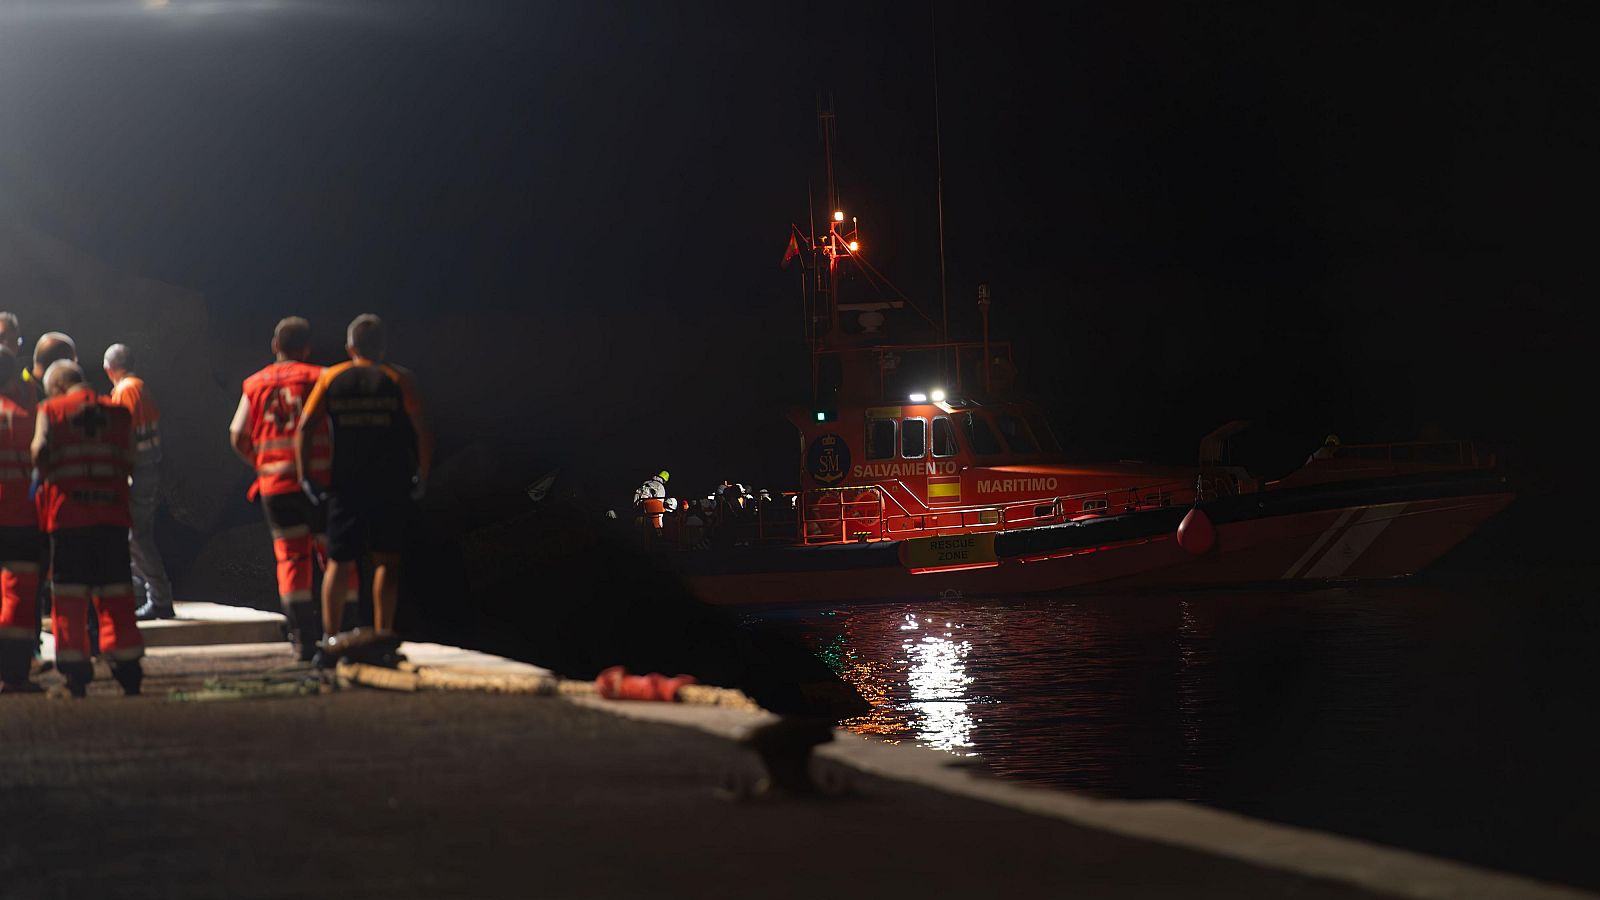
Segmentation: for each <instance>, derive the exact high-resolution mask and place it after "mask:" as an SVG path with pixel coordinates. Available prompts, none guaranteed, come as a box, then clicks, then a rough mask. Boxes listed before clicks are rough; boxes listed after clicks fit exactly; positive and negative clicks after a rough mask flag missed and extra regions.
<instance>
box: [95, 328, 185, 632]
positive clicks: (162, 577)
mask: <svg viewBox="0 0 1600 900" xmlns="http://www.w3.org/2000/svg"><path fill="white" fill-rule="evenodd" d="M104 366H105V371H106V377H107V378H109V379H110V380H111V402H112V403H115V404H117V405H118V406H121V407H123V408H124V409H126V410H127V411H128V414H129V415H131V416H132V417H133V484H132V485H130V486H129V488H128V491H129V496H130V498H131V503H132V507H131V510H130V515H131V516H132V517H133V528H132V529H131V530H130V531H129V532H128V549H129V550H130V552H131V555H132V557H133V592H134V594H135V596H137V597H138V599H139V609H138V615H139V618H141V619H170V618H173V617H174V616H175V615H176V614H177V613H176V612H175V611H174V609H173V607H172V581H171V580H170V579H168V578H167V565H166V563H164V562H162V561H161V550H160V549H159V548H157V547H156V506H157V505H159V504H160V502H161V408H160V407H159V406H157V405H156V401H155V399H154V398H153V397H151V396H150V392H149V390H148V389H147V388H146V387H145V384H144V379H143V378H140V377H139V376H138V375H136V374H134V372H133V351H131V350H129V349H128V345H126V344H112V345H111V346H110V347H107V348H106V355H105V361H104Z"/></svg>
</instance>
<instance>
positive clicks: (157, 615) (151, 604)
mask: <svg viewBox="0 0 1600 900" xmlns="http://www.w3.org/2000/svg"><path fill="white" fill-rule="evenodd" d="M133 615H134V617H135V618H137V619H138V620H139V621H141V622H148V621H150V620H151V619H176V618H177V617H178V612H177V610H175V609H173V608H172V607H170V606H156V602H155V601H154V600H146V601H145V602H143V603H141V604H139V608H138V609H136V610H134V611H133Z"/></svg>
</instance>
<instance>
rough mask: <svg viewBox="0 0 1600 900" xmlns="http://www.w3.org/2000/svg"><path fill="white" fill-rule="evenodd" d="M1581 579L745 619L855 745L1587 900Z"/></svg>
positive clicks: (1590, 872) (1590, 585)
mask: <svg viewBox="0 0 1600 900" xmlns="http://www.w3.org/2000/svg"><path fill="white" fill-rule="evenodd" d="M1597 575H1600V573H1596V572H1592V571H1576V572H1574V571H1568V572H1565V573H1561V574H1550V573H1544V574H1529V575H1523V576H1519V577H1516V578H1509V577H1505V578H1494V579H1487V580H1486V579H1482V578H1477V577H1461V576H1457V577H1454V578H1435V579H1431V580H1423V581H1408V582H1403V583H1389V584H1382V585H1362V586H1352V587H1336V588H1326V589H1318V590H1308V591H1303V592H1281V591H1270V592H1269V591H1232V592H1205V593H1177V594H1173V593H1168V594H1159V595H1143V596H1141V595H1119V596H1106V597H1072V598H1054V599H1030V600H1025V601H1000V600H995V601H983V600H971V599H969V600H965V601H949V602H922V603H915V604H907V603H900V604H888V605H877V606H866V607H844V608H839V609H814V610H806V611H796V612H786V613H781V614H775V615H774V614H764V615H765V616H766V617H768V618H776V619H779V620H781V621H784V622H787V623H789V624H790V625H792V627H794V628H795V629H796V630H797V631H799V632H800V633H801V634H802V635H803V636H804V637H805V639H806V640H807V641H808V642H809V643H810V644H811V645H812V646H813V647H814V648H815V649H816V651H817V652H818V653H819V654H820V655H821V656H823V658H824V659H825V660H827V661H828V662H829V663H830V665H832V666H834V667H835V669H836V670H837V671H838V672H839V673H840V674H841V675H842V676H843V677H844V678H845V679H846V680H848V681H850V682H851V683H853V684H854V685H856V687H857V688H858V689H859V690H860V691H861V693H862V694H863V695H864V696H866V697H867V699H868V700H870V701H871V702H872V703H873V705H874V707H875V708H874V710H873V712H872V714H871V715H868V716H865V717H862V718H859V719H853V720H850V721H847V722H846V723H844V724H845V725H846V727H849V728H851V729H853V730H855V731H858V732H862V733H866V734H875V735H880V736H882V737H883V738H884V739H885V740H892V741H911V742H915V743H918V744H922V745H925V746H930V747H936V748H939V749H941V750H945V751H947V752H949V753H951V754H954V755H957V756H960V757H966V758H967V760H966V761H967V762H968V763H969V764H971V765H974V766H978V767H981V768H982V769H983V770H986V771H988V772H990V773H993V774H995V775H997V776H1000V777H1003V778H1007V779H1016V780H1019V781H1027V782H1033V783H1039V784H1047V785H1053V786H1056V787H1061V788H1068V789H1071V790H1074V791H1080V792H1085V793H1090V794H1095V795H1101V796H1108V797H1123V798H1178V799H1185V800H1192V801H1195V802H1199V803H1203V804H1206V805H1209V806H1214V807H1219V808H1224V809H1229V810H1234V811H1238V812H1242V813H1246V814H1249V815H1252V816H1257V817H1261V818H1265V819H1271V820H1275V821H1280V822H1288V823H1293V824H1296V825H1303V826H1308V827H1312V828H1318V829H1323V830H1327V831H1333V832H1338V833H1343V834H1348V835H1354V836H1358V837H1362V838H1367V839H1370V840H1374V841H1378V842H1380V843H1384V844H1390V845H1395V846H1401V847H1408V848H1412V849H1417V850H1421V851H1425V852H1428V853H1433V854H1437V855H1441V856H1447V857H1452V858H1455V859H1460V860H1464V861H1468V862H1472V863H1475V864H1478V865H1484V866H1489V867H1492V868H1499V869H1505V870H1509V871H1516V872H1522V873H1526V874H1531V875H1535V876H1538V877H1543V878H1547V879H1551V880H1558V881H1565V882H1569V883H1573V884H1579V885H1583V886H1587V887H1592V888H1594V887H1600V854H1596V853H1595V852H1594V848H1595V847H1596V846H1600V817H1597V815H1596V812H1595V810H1594V808H1593V806H1594V803H1595V802H1596V801H1600V790H1597V789H1600V777H1597V775H1596V767H1597V766H1600V728H1597V727H1596V724H1595V716H1596V712H1597V710H1596V705H1595V700H1596V697H1597V693H1596V687H1597V685H1600V667H1597V665H1596V645H1597V641H1600V605H1596V603H1595V602H1594V601H1595V600H1596V591H1595V588H1594V584H1595V580H1594V578H1595V576H1597Z"/></svg>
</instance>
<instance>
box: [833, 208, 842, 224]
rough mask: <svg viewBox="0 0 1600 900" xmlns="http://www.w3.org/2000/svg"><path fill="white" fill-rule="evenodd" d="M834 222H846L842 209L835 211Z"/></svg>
mask: <svg viewBox="0 0 1600 900" xmlns="http://www.w3.org/2000/svg"><path fill="white" fill-rule="evenodd" d="M833 220H834V221H835V222H843V221H844V210H842V209H836V210H834V211H833Z"/></svg>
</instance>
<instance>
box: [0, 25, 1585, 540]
mask: <svg viewBox="0 0 1600 900" xmlns="http://www.w3.org/2000/svg"><path fill="white" fill-rule="evenodd" d="M145 5H149V4H145ZM1299 6H1300V5H1298V4H1273V5H1268V4H1261V5H1259V6H1254V5H1251V6H1245V5H1230V6H1229V8H1228V9H1226V10H1222V9H1212V8H1208V5H1204V4H1199V5H1182V6H1145V5H1134V4H1058V5H1056V6H1055V7H1053V8H1052V9H1051V10H1048V11H1041V10H1040V9H1039V8H1037V7H1036V5H1035V4H1019V5H1009V4H998V3H990V4H951V3H938V4H935V9H934V10H933V11H932V12H933V15H932V16H931V17H930V9H929V7H928V6H927V5H925V4H882V5H880V4H848V5H834V6H826V7H823V6H816V5H814V4H812V5H807V4H776V3H774V4H767V5H765V6H763V7H760V8H755V7H754V6H753V5H751V4H735V3H727V4H679V5H677V6H668V5H665V4H645V3H638V4H628V5H614V4H613V5H607V4H567V3H561V4H557V3H532V2H515V3H488V2H483V3H471V4H460V3H443V2H441V3H390V2H386V3H357V2H341V3H333V2H328V3H313V2H282V3H273V2H249V0H241V2H238V3H222V2H218V3H190V4H186V3H184V2H183V0H171V3H170V4H169V5H168V6H167V8H165V9H149V10H146V9H142V8H141V4H140V3H139V2H137V0H129V2H122V3H78V4H70V3H48V4H47V3H36V4H21V5H15V4H13V5H7V6H4V7H0V215H4V216H5V217H7V219H9V220H11V221H13V222H15V223H21V224H22V225H24V226H26V227H28V228H30V229H34V230H37V231H41V232H45V233H48V234H50V235H52V236H55V237H58V238H60V239H62V240H65V241H67V242H69V243H71V244H73V245H75V246H77V247H79V248H81V249H82V250H84V251H86V252H87V253H89V254H91V255H93V256H95V257H97V258H99V259H100V260H102V261H104V262H106V263H108V264H110V265H112V266H115V267H118V268H120V269H124V270H126V271H129V272H134V273H138V274H142V275H146V276H149V277H152V278H156V279H160V280H163V281H167V282H171V283H173V284H176V285H181V286H184V287H186V288H190V289H193V290H197V291H200V292H202V293H203V294H204V296H205V297H206V301H207V303H208V305H209V307H210V310H211V315H212V321H213V328H214V330H215V331H216V334H217V338H218V340H219V341H221V342H223V344H224V345H225V346H228V347H237V348H238V353H237V364H236V365H226V364H225V365H223V366H222V367H221V369H222V370H219V371H216V372H214V373H212V376H213V377H215V378H217V379H218V380H220V381H222V382H224V383H229V384H231V383H234V382H235V381H236V380H237V379H238V378H240V377H242V376H243V375H245V374H247V373H248V372H249V371H251V370H252V369H253V368H255V367H256V366H258V365H260V364H261V363H262V362H264V361H265V360H264V356H265V344H266V340H267V337H268V336H269V334H270V329H271V326H272V323H273V322H275V321H276V320H277V319H278V318H279V317H281V316H282V315H285V314H289V313H300V314H304V315H307V316H309V317H310V318H311V319H312V320H313V324H314V325H315V326H316V327H317V328H318V329H319V333H320V338H321V341H320V345H321V353H320V357H321V358H322V359H323V360H325V361H331V360H333V359H335V358H337V356H338V355H339V353H340V349H339V348H340V345H341V344H342V334H341V332H342V328H343V325H344V323H345V322H347V321H348V319H349V318H350V317H351V316H352V315H354V314H356V313H359V312H363V311H375V312H379V313H381V314H383V315H385V316H386V317H387V318H388V319H389V320H390V322H391V326H392V329H393V340H392V353H391V355H392V358H393V359H395V360H396V361H398V362H401V363H403V364H406V365H408V366H410V367H411V368H412V369H414V370H415V371H416V372H417V374H418V377H419V379H420V380H421V381H422V383H423V384H424V386H425V388H426V389H427V394H428V398H429V400H430V402H431V403H432V405H433V407H434V409H435V413H436V417H437V419H438V421H439V425H440V429H441V431H442V432H443V435H442V439H443V441H444V445H445V447H446V449H447V450H448V448H450V447H452V446H455V447H459V446H462V445H464V444H465V443H467V442H468V441H470V440H477V439H492V440H501V441H507V442H511V443H515V444H516V445H517V446H519V447H521V448H524V451H525V452H526V453H528V454H529V455H531V456H534V457H537V458H538V459H540V460H548V461H553V462H559V463H563V464H565V465H567V466H568V467H569V468H571V469H572V470H573V471H576V472H579V473H581V476H582V477H583V478H584V479H586V480H587V482H588V483H589V487H590V491H591V493H592V494H593V495H594V497H595V502H596V503H598V504H601V505H615V504H619V503H621V502H623V501H625V500H626V497H627V494H628V493H629V492H630V491H631V489H632V487H633V486H634V484H636V483H637V481H638V479H639V478H640V477H641V476H643V475H644V474H647V473H649V472H651V471H654V470H655V469H657V468H661V467H667V468H670V469H672V470H673V471H674V472H675V473H678V474H680V475H681V477H682V478H683V479H684V481H683V482H680V483H684V484H685V485H686V487H687V488H688V489H689V490H691V491H692V490H693V489H694V486H695V485H698V484H704V485H705V487H706V488H708V489H709V487H710V486H711V485H713V484H715V483H716V481H718V480H720V478H722V477H724V476H725V475H726V476H729V477H733V478H736V479H738V480H743V481H746V482H747V483H750V484H752V486H755V485H756V484H758V483H763V482H770V483H771V484H772V485H773V486H775V487H777V486H784V487H787V486H791V483H790V482H792V473H793V472H794V470H795V467H796V464H797V460H796V459H795V456H794V447H795V443H794V438H793V433H792V430H791V429H790V428H789V426H788V425H787V424H786V423H785V422H784V421H783V420H782V418H781V415H780V413H781V411H782V409H783V408H784V407H786V406H788V405H791V404H795V403H806V402H807V400H808V397H807V396H806V393H805V391H806V371H807V370H806V364H805V358H804V352H803V349H802V345H801V341H800V333H801V332H800V322H801V314H800V306H799V296H798V290H797V285H796V280H795V279H796V275H795V273H794V272H793V271H789V272H783V271H780V270H779V268H778V261H779V259H780V257H781V255H782V252H783V248H784V244H785V241H786V238H787V235H786V231H787V228H788V226H789V224H790V223H791V222H804V221H805V218H806V215H807V191H808V187H809V188H810V189H811V190H813V191H815V193H816V196H817V198H818V199H817V205H818V209H819V210H820V209H821V206H822V203H823V201H822V199H821V197H822V176H821V170H820V159H821V148H820V145H819V142H818V139H817V126H816V119H815V113H816V107H817V100H818V96H819V95H822V96H828V95H831V96H832V97H833V101H834V103H835V105H836V108H837V113H838V123H839V124H838V134H839V137H838V143H837V152H836V161H837V165H838V167H839V172H840V175H839V180H840V187H841V192H842V194H843V205H844V206H845V208H846V209H847V210H848V211H849V212H850V213H851V214H852V215H856V216H859V217H860V219H861V227H862V230H863V235H864V241H865V243H866V246H867V251H868V253H869V256H870V258H871V259H872V260H873V261H874V263H875V264H876V265H877V266H878V267H879V268H880V269H881V270H883V271H884V272H885V274H887V275H888V276H889V277H890V278H891V279H893V280H894V281H895V282H896V283H897V284H898V285H899V286H900V287H901V288H902V289H903V290H904V291H905V292H906V293H907V294H908V295H909V296H910V297H911V298H912V299H913V300H914V301H916V302H918V303H921V304H923V305H925V306H927V307H929V308H931V309H934V310H937V307H938V296H939V277H938V273H939V268H938V243H937V240H938V232H937V222H936V207H935V202H934V201H935V194H934V186H935V179H936V165H935V140H934V139H935V128H934V103H933V83H932V75H933V71H934V65H933V48H934V45H935V35H936V42H937V48H938V66H939V89H940V110H941V116H942V120H941V124H942V136H943V156H944V184H945V217H946V240H947V258H948V271H949V274H948V291H949V297H950V309H951V312H950V317H951V322H952V329H953V330H954V331H955V332H957V333H958V334H961V335H966V336H972V337H975V336H976V333H977V312H976V308H975V306H974V300H975V296H976V293H975V292H976V285H977V284H978V283H979V282H987V283H989V284H990V285H991V286H992V288H993V291H994V297H995V307H994V311H993V327H994V331H995V335H996V338H997V339H999V338H1005V337H1010V338H1012V339H1014V340H1015V342H1016V350H1017V355H1018V359H1019V363H1020V367H1021V370H1022V373H1023V378H1024V379H1025V381H1024V384H1025V386H1026V387H1027V389H1028V390H1029V392H1030V393H1031V394H1032V395H1033V396H1035V397H1036V398H1037V399H1038V400H1039V401H1040V402H1042V403H1044V404H1045V405H1046V406H1047V408H1048V409H1049V410H1050V411H1051V413H1052V417H1053V419H1054V421H1055V423H1056V426H1057V430H1058V431H1059V432H1060V434H1061V437H1062V439H1063V442H1064V444H1066V446H1067V447H1068V449H1069V450H1070V451H1071V452H1072V453H1073V454H1074V455H1076V456H1079V457H1085V458H1105V457H1111V458H1117V457H1139V458H1146V459H1152V460H1164V461H1166V460H1170V461H1189V460H1192V458H1193V455H1194V450H1195V446H1196V444H1197V442H1198V439H1199V438H1200V436H1201V435H1202V434H1204V433H1205V432H1206V431H1209V430H1210V429H1211V428H1213V427H1215V426H1216V425H1218V424H1220V423H1222V422H1224V421H1226V420H1228V419H1233V418H1249V419H1253V420H1255V421H1256V422H1258V423H1259V424H1260V427H1261V429H1262V433H1263V434H1265V435H1267V437H1266V438H1263V439H1262V440H1261V443H1260V450H1261V452H1262V454H1263V458H1264V459H1266V460H1268V461H1267V462H1264V463H1263V469H1264V470H1265V471H1266V473H1267V474H1278V472H1274V471H1272V470H1273V466H1274V464H1273V462H1272V461H1271V460H1272V459H1274V458H1275V459H1276V460H1277V463H1278V465H1277V468H1278V471H1280V472H1281V470H1282V469H1283V468H1286V467H1288V466H1289V465H1292V464H1293V463H1294V462H1296V461H1298V460H1299V459H1301V458H1303V457H1304V454H1305V453H1306V452H1307V451H1308V450H1309V449H1310V448H1311V447H1313V446H1315V445H1316V444H1317V443H1319V442H1320V440H1321V437H1322V435H1323V434H1324V433H1326V432H1329V431H1333V432H1337V433H1339V434H1340V435H1341V436H1342V437H1344V439H1345V440H1346V441H1355V440H1363V439H1371V440H1376V439H1384V438H1397V439H1405V438H1417V437H1434V436H1463V437H1475V438H1481V439H1485V440H1488V441H1490V442H1493V443H1495V444H1496V445H1498V446H1499V447H1500V448H1501V449H1502V451H1503V457H1504V458H1506V459H1507V460H1508V461H1509V462H1510V463H1511V464H1512V466H1513V473H1514V474H1516V475H1518V477H1520V478H1521V479H1522V480H1523V483H1524V484H1525V485H1528V486H1530V489H1531V493H1533V494H1534V495H1536V496H1546V497H1551V496H1556V495H1558V494H1559V495H1564V496H1567V497H1568V499H1569V500H1570V497H1571V496H1575V495H1576V493H1575V492H1577V491H1582V492H1584V493H1589V492H1592V489H1590V488H1588V487H1587V486H1586V485H1582V484H1581V482H1582V481H1584V480H1587V477H1586V470H1584V469H1582V468H1580V466H1582V465H1584V464H1586V461H1587V458H1588V455H1589V453H1588V450H1589V447H1590V446H1592V443H1591V444H1587V445H1585V444H1582V443H1579V442H1578V440H1577V439H1578V436H1579V435H1581V434H1583V433H1585V432H1588V431H1591V430H1592V428H1590V427H1588V422H1589V420H1590V419H1592V414H1590V413H1588V412H1587V407H1588V406H1589V404H1590V403H1592V401H1591V400H1590V399H1588V394H1590V393H1591V390H1590V386H1591V385H1592V383H1593V378H1592V376H1591V375H1590V374H1589V372H1590V369H1589V364H1588V359H1587V356H1588V353H1589V349H1588V348H1589V346H1590V344H1591V343H1592V340H1593V336H1594V334H1595V327H1594V326H1595V315H1594V312H1593V298H1594V296H1595V288H1596V286H1597V285H1596V281H1597V279H1596V277H1595V275H1594V274H1593V271H1592V264H1591V256H1592V254H1593V249H1592V247H1593V244H1594V238H1595V232H1596V229H1595V227H1594V224H1593V222H1594V216H1595V212H1594V210H1595V204H1594V202H1593V200H1594V196H1593V192H1592V190H1591V185H1590V184H1589V182H1590V180H1591V176H1590V175H1589V171H1590V170H1591V169H1592V168H1593V166H1594V165H1595V162H1596V159H1597V155H1596V150H1597V149H1600V147H1597V146H1596V137H1595V136H1596V134H1597V129H1596V128H1595V125H1596V123H1595V117H1596V111H1597V109H1600V97H1597V90H1596V86H1597V81H1596V79H1595V77H1594V73H1593V71H1592V68H1593V64H1592V61H1591V59H1592V56H1593V53H1592V47H1591V45H1590V38H1591V36H1592V34H1593V33H1594V32H1593V28H1592V26H1593V24H1594V23H1593V22H1592V21H1591V20H1590V19H1589V18H1588V15H1587V13H1583V14H1582V16H1583V17H1582V18H1579V16H1580V13H1579V10H1581V9H1582V7H1580V6H1572V7H1567V8H1556V7H1552V8H1548V9H1546V10H1545V11H1542V12H1541V11H1534V10H1529V9H1528V8H1527V5H1526V4H1517V3H1507V4H1502V5H1484V6H1478V5H1468V4H1406V5H1404V8H1403V9H1389V8H1386V7H1378V8H1374V11H1358V10H1352V9H1348V8H1345V7H1344V6H1343V5H1331V4H1330V5H1328V6H1326V7H1323V8H1317V9H1301V8H1297V7H1299ZM824 10H826V12H824ZM930 18H931V19H932V20H933V21H934V23H936V26H937V27H936V30H930ZM0 306H6V307H9V308H14V309H19V311H24V312H26V314H27V319H26V324H27V325H28V328H29V333H30V334H35V335H36V334H37V333H38V332H39V331H41V330H44V329H46V328H48V327H49V322H48V312H47V311H45V310H32V309H28V306H27V300H26V298H10V297H8V298H3V300H0ZM165 389H166V390H176V389H181V388H178V387H176V386H170V385H169V386H166V387H165ZM230 412H231V409H219V410H217V420H218V428H219V433H220V429H221V428H222V425H223V423H225V422H226V421H227V419H228V416H229V414H230ZM524 451H519V452H524ZM1273 454H1280V455H1279V456H1277V457H1273ZM530 466H532V463H530ZM786 479H787V480H786ZM1532 508H1539V507H1538V506H1537V504H1535V506H1534V507H1532Z"/></svg>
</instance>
